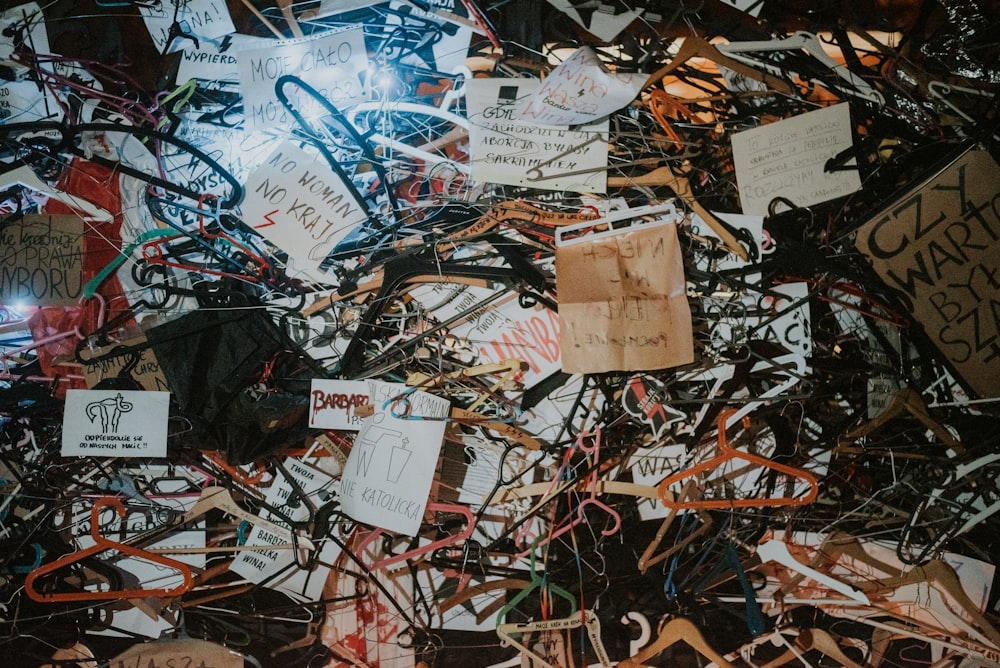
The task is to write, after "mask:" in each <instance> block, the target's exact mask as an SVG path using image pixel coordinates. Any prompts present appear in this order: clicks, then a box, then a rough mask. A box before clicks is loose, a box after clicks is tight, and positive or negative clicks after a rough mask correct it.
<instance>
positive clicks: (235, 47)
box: [177, 33, 273, 84]
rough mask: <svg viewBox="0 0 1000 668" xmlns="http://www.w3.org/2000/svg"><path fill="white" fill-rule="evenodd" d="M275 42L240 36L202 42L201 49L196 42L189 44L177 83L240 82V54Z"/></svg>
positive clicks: (186, 47) (179, 68)
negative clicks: (190, 80)
mask: <svg viewBox="0 0 1000 668" xmlns="http://www.w3.org/2000/svg"><path fill="white" fill-rule="evenodd" d="M272 43H273V42H272V40H269V39H265V38H263V37H254V36H251V35H240V34H238V33H234V34H232V35H227V36H225V37H223V38H222V39H220V40H218V41H213V42H204V41H202V42H199V43H198V45H197V46H195V44H194V42H190V41H189V42H185V43H184V48H183V49H182V50H181V61H180V63H179V64H178V66H177V83H178V84H182V83H184V82H185V81H188V80H189V79H203V80H205V81H232V82H238V81H239V80H240V67H239V63H240V61H239V58H238V57H237V54H238V53H239V52H240V51H242V50H244V49H254V48H258V49H259V48H264V47H266V46H268V45H270V44H272Z"/></svg>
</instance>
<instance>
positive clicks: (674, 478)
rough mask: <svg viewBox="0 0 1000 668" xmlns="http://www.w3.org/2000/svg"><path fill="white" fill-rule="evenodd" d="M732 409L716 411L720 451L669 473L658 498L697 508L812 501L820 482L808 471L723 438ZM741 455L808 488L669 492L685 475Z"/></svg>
mask: <svg viewBox="0 0 1000 668" xmlns="http://www.w3.org/2000/svg"><path fill="white" fill-rule="evenodd" d="M732 412H733V411H731V410H729V411H722V412H721V413H719V418H718V429H719V454H718V455H716V456H715V457H712V458H710V459H708V460H706V461H703V462H701V463H700V464H695V465H694V466H692V467H690V468H686V469H684V470H683V471H678V472H677V473H674V474H673V475H669V476H667V477H666V478H664V479H663V480H662V481H661V482H660V486H659V491H660V501H661V502H663V505H665V506H666V507H668V508H675V509H677V510H688V509H690V510H697V509H726V508H763V507H769V506H803V505H806V504H808V503H812V502H813V500H814V499H815V498H816V496H817V495H818V494H819V482H818V481H817V480H816V477H815V476H813V474H811V473H809V472H808V471H806V470H804V469H800V468H796V467H794V466H787V465H785V464H780V463H778V462H775V461H773V460H771V459H768V458H767V457H761V456H760V455H755V454H751V453H749V452H743V451H740V450H736V449H735V448H732V447H730V446H729V443H728V442H727V440H726V419H727V418H728V417H729V415H730V414H731V413H732ZM736 459H740V460H743V461H746V462H750V463H751V464H758V465H760V466H761V467H763V468H766V469H770V470H773V471H777V472H779V473H786V474H788V475H790V476H793V477H795V478H798V479H799V480H802V481H804V482H807V483H809V491H808V492H807V493H806V494H805V495H804V496H782V497H767V498H747V499H678V498H674V497H673V495H672V494H671V493H670V486H671V485H673V484H674V483H676V482H681V481H682V480H686V479H688V478H693V477H694V476H697V475H699V474H700V473H703V472H705V471H713V470H715V469H718V468H721V467H722V466H725V465H726V464H727V463H728V462H730V461H733V460H736Z"/></svg>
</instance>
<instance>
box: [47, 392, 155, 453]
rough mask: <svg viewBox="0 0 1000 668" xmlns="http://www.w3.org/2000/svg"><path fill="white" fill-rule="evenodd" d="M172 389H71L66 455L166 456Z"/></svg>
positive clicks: (65, 419)
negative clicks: (143, 390) (158, 390)
mask: <svg viewBox="0 0 1000 668" xmlns="http://www.w3.org/2000/svg"><path fill="white" fill-rule="evenodd" d="M169 416H170V393H169V392H141V391H136V390H67V392H66V410H65V412H64V414H63V432H62V454H63V456H64V457H87V456H95V457H166V456H167V418H168V417H169Z"/></svg>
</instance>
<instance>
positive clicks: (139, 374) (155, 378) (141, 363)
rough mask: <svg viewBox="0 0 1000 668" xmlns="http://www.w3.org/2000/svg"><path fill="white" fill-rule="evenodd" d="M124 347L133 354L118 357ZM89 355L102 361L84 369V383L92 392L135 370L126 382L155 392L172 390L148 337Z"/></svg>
mask: <svg viewBox="0 0 1000 668" xmlns="http://www.w3.org/2000/svg"><path fill="white" fill-rule="evenodd" d="M122 346H124V347H125V348H127V349H129V350H130V352H123V353H121V354H119V355H115V354H114V352H115V348H120V347H122ZM131 351H135V352H131ZM87 354H88V356H90V357H92V358H94V359H98V360H99V361H97V362H93V363H90V364H84V365H83V377H84V381H85V382H86V383H87V387H88V388H90V389H94V386H95V385H97V384H98V383H100V382H102V381H107V380H111V379H117V378H118V377H119V374H121V372H122V371H124V370H125V369H126V368H129V367H131V369H130V370H129V371H128V373H127V376H126V378H127V379H128V380H132V381H135V382H136V383H138V384H139V386H140V387H141V388H142V389H144V390H150V391H152V392H165V391H168V390H169V386H168V385H167V377H166V375H164V373H163V369H162V368H160V362H159V360H157V359H156V353H154V352H153V348H152V347H151V346H148V345H147V339H146V337H145V336H136V337H133V338H130V339H127V340H125V341H121V342H118V343H114V344H112V345H109V346H104V347H99V348H96V349H90V350H88V351H87ZM136 358H138V359H136Z"/></svg>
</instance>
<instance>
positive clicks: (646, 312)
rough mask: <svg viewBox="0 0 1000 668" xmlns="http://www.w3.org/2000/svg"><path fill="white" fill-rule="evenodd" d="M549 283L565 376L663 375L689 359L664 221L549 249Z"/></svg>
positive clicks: (687, 327)
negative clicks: (552, 266) (552, 275)
mask: <svg viewBox="0 0 1000 668" xmlns="http://www.w3.org/2000/svg"><path fill="white" fill-rule="evenodd" d="M556 282H557V288H558V293H559V326H560V341H561V344H560V345H561V349H562V366H563V370H564V371H566V372H567V373H600V372H604V371H621V370H631V371H644V370H651V369H664V368H668V367H674V366H680V365H682V364H688V363H690V362H692V361H693V360H694V342H693V335H692V331H691V311H690V309H689V307H688V303H687V297H686V294H685V284H684V267H683V263H682V258H681V249H680V246H679V244H678V243H677V230H676V226H675V225H674V224H673V223H672V222H656V223H646V224H641V225H636V226H633V227H630V228H627V229H625V230H621V231H615V232H612V233H599V234H596V235H593V236H592V237H582V238H580V239H576V240H574V241H572V242H569V243H567V244H564V245H560V246H557V248H556Z"/></svg>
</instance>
